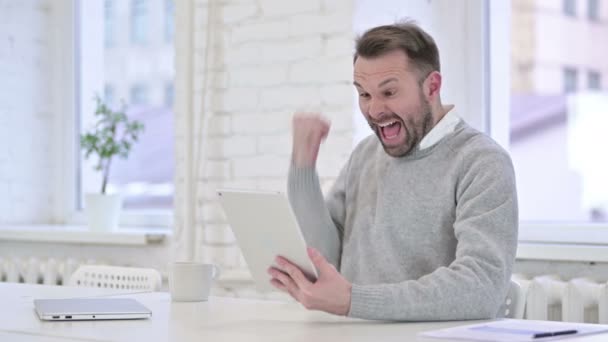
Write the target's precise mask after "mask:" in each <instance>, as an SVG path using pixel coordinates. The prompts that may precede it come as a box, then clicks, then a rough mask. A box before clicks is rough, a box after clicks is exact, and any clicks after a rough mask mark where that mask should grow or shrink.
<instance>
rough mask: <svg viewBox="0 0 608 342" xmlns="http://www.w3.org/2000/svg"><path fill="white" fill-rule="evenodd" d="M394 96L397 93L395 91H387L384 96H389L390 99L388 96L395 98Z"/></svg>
mask: <svg viewBox="0 0 608 342" xmlns="http://www.w3.org/2000/svg"><path fill="white" fill-rule="evenodd" d="M393 95H395V92H394V91H385V92H384V96H387V97H388V96H393Z"/></svg>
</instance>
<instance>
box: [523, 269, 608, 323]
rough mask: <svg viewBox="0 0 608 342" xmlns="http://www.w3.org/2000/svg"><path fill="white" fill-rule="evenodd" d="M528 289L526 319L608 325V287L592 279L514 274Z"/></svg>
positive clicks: (525, 289) (525, 292) (526, 290)
mask: <svg viewBox="0 0 608 342" xmlns="http://www.w3.org/2000/svg"><path fill="white" fill-rule="evenodd" d="M513 279H514V280H516V281H517V282H518V283H520V284H521V286H522V289H524V294H525V295H524V297H525V301H526V308H525V316H524V317H525V318H526V319H536V320H550V321H565V322H579V323H601V324H608V287H607V284H606V283H605V282H597V281H594V280H591V279H589V278H575V279H569V280H564V279H561V277H559V276H558V275H541V276H536V277H533V278H532V279H528V278H526V277H525V276H523V275H514V276H513Z"/></svg>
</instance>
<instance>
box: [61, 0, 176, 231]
mask: <svg viewBox="0 0 608 342" xmlns="http://www.w3.org/2000/svg"><path fill="white" fill-rule="evenodd" d="M83 1H84V0H67V1H59V2H57V4H56V6H57V11H55V14H54V21H55V25H54V34H53V36H54V41H55V46H56V47H57V48H56V49H55V51H54V55H53V59H54V67H53V71H52V72H53V76H54V79H59V80H61V81H62V82H63V83H64V84H65V87H55V88H54V89H53V99H54V101H53V104H54V105H53V108H54V111H55V113H57V115H56V118H57V119H56V120H55V122H54V132H55V136H54V141H55V142H57V144H56V147H55V148H54V151H53V154H54V155H55V160H56V161H57V166H56V167H55V168H54V170H55V172H54V173H53V180H54V186H53V188H54V189H53V190H54V194H55V198H54V205H53V222H52V223H56V224H66V225H85V224H86V215H85V214H84V212H83V210H80V209H79V208H78V207H79V203H80V199H81V195H80V181H81V179H80V167H82V166H81V162H80V161H81V158H80V157H81V150H80V146H79V135H80V130H79V127H80V116H79V107H80V103H79V101H80V99H79V98H80V94H79V87H80V86H81V84H80V75H79V74H78V71H77V70H78V69H79V66H80V60H79V58H78V54H79V53H80V48H81V46H80V45H79V38H80V36H79V34H80V26H79V25H80V20H79V17H78V16H79V14H80V10H81V6H82V2H83ZM86 1H87V3H89V2H93V1H95V0H93V1H92V0H86ZM96 1H101V2H103V0H96ZM102 13H103V12H102ZM102 88H103V87H102ZM101 91H103V89H100V93H101ZM172 222H173V209H168V210H159V209H150V210H127V209H123V210H122V212H121V216H120V222H119V225H120V228H123V227H134V228H146V229H150V228H153V229H158V230H159V231H167V230H169V229H170V226H171V225H172ZM120 228H119V230H120Z"/></svg>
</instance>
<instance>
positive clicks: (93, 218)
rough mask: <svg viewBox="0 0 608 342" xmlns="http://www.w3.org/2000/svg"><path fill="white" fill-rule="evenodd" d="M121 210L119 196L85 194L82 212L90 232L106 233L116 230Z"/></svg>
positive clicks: (120, 198)
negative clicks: (84, 214) (85, 216)
mask: <svg viewBox="0 0 608 342" xmlns="http://www.w3.org/2000/svg"><path fill="white" fill-rule="evenodd" d="M121 208H122V197H121V196H120V195H119V194H112V195H107V194H106V195H103V194H85V197H84V211H85V213H86V215H87V222H88V225H89V228H90V229H91V230H97V231H100V230H101V231H107V230H114V229H116V228H118V218H119V216H120V209H121Z"/></svg>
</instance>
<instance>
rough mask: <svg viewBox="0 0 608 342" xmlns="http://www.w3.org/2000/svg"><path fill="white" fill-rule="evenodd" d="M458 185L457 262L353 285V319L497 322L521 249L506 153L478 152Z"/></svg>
mask: <svg viewBox="0 0 608 342" xmlns="http://www.w3.org/2000/svg"><path fill="white" fill-rule="evenodd" d="M468 159H469V160H468V161H467V160H464V161H463V162H462V164H461V166H462V170H461V172H460V176H459V179H458V180H457V183H456V199H455V200H456V202H457V204H456V212H455V222H454V226H453V227H454V234H455V237H456V239H457V246H456V252H455V254H456V255H455V260H454V261H453V262H452V263H451V264H450V265H449V266H448V267H440V268H438V269H436V270H435V271H434V272H432V273H429V274H427V275H425V276H423V277H421V278H419V279H415V280H407V281H404V282H400V283H394V284H376V285H358V284H353V286H352V296H351V308H350V311H349V316H351V317H358V318H365V319H381V320H398V321H423V320H462V319H486V318H493V317H495V316H496V314H497V313H498V310H499V307H500V305H501V303H502V301H503V300H504V298H505V295H506V292H507V289H508V286H509V281H510V277H511V270H512V266H513V263H514V261H515V252H516V248H517V230H518V211H517V194H516V188H515V175H514V171H513V166H512V163H511V160H510V158H509V156H508V155H507V154H506V152H504V151H502V150H499V151H497V149H496V148H494V149H492V150H490V151H487V150H486V151H475V153H472V154H471V155H469V156H468Z"/></svg>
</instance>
